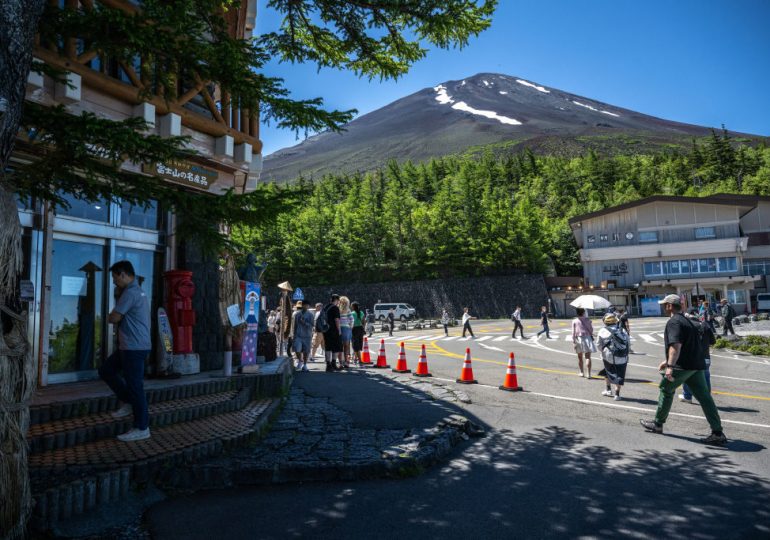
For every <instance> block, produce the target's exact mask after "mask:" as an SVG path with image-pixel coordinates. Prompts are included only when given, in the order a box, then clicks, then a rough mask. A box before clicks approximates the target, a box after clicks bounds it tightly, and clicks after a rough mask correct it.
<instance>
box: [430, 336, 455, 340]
mask: <svg viewBox="0 0 770 540" xmlns="http://www.w3.org/2000/svg"><path fill="white" fill-rule="evenodd" d="M439 339H443V340H448V339H452V338H449V337H447V336H441V335H439V336H432V337H429V338H428V339H427V340H426V341H436V340H439Z"/></svg>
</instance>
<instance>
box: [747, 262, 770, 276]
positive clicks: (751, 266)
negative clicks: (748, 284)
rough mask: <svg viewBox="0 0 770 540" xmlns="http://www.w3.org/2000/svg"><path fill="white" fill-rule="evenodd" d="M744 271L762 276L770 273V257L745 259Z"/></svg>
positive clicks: (751, 274) (750, 274) (748, 274)
mask: <svg viewBox="0 0 770 540" xmlns="http://www.w3.org/2000/svg"><path fill="white" fill-rule="evenodd" d="M743 273H744V275H747V276H761V275H765V274H770V259H754V260H751V261H744V263H743Z"/></svg>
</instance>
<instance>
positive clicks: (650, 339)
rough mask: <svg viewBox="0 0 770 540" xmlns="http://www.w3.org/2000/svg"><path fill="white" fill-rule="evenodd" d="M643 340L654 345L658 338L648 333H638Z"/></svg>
mask: <svg viewBox="0 0 770 540" xmlns="http://www.w3.org/2000/svg"><path fill="white" fill-rule="evenodd" d="M639 335H640V336H641V337H642V339H643V340H644V341H646V342H647V343H652V344H654V345H657V344H658V340H657V339H655V338H654V337H652V336H651V335H650V334H639Z"/></svg>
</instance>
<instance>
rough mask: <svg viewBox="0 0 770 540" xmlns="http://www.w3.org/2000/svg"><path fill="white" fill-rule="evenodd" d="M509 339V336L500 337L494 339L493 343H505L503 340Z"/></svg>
mask: <svg viewBox="0 0 770 540" xmlns="http://www.w3.org/2000/svg"><path fill="white" fill-rule="evenodd" d="M507 337H508V336H500V337H496V338H495V339H493V340H492V341H503V340H504V339H505V338H507Z"/></svg>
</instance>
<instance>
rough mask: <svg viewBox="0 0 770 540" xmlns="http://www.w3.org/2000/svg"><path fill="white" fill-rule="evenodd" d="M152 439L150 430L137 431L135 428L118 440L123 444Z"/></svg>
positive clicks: (120, 436)
mask: <svg viewBox="0 0 770 540" xmlns="http://www.w3.org/2000/svg"><path fill="white" fill-rule="evenodd" d="M149 438H150V428H147V429H136V428H133V429H131V430H130V431H127V432H126V433H124V434H123V435H118V440H119V441H123V442H131V441H142V440H144V439H149Z"/></svg>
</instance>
